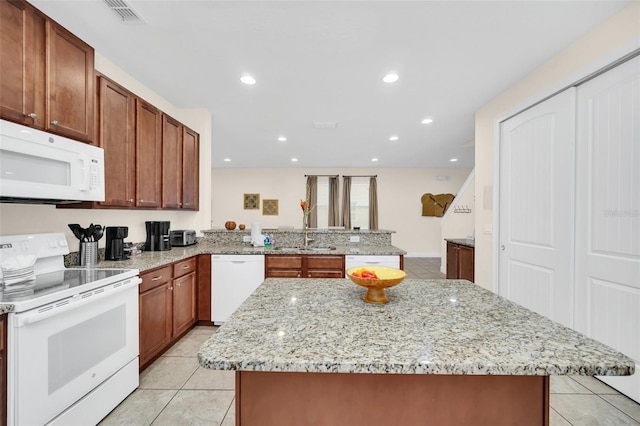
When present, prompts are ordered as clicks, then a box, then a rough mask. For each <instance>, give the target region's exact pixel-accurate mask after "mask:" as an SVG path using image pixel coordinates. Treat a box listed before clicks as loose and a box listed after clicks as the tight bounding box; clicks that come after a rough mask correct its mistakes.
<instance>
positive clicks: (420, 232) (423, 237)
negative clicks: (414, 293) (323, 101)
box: [211, 168, 470, 256]
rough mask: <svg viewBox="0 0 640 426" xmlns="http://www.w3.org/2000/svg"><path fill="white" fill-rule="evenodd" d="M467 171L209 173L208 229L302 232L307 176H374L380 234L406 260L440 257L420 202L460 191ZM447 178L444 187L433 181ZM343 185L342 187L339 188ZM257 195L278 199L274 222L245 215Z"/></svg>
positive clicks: (258, 214) (435, 220)
mask: <svg viewBox="0 0 640 426" xmlns="http://www.w3.org/2000/svg"><path fill="white" fill-rule="evenodd" d="M469 172H470V170H469V169H460V168H444V169H346V168H345V169H302V168H296V169H213V171H212V176H211V193H212V194H213V201H212V203H213V204H212V227H216V228H221V227H223V226H224V223H225V222H226V221H229V220H232V221H234V222H236V223H238V224H240V223H244V224H246V225H247V227H250V225H251V222H256V221H257V222H261V224H262V227H263V228H274V227H278V226H280V225H290V226H294V227H296V228H300V227H301V226H302V213H301V211H300V200H301V199H304V197H305V178H304V175H305V174H339V175H341V176H342V175H373V174H375V175H378V209H379V228H380V229H388V230H393V231H396V233H395V234H393V237H392V239H393V244H394V245H395V246H396V247H399V248H401V249H403V250H405V251H407V252H408V255H413V256H416V255H420V256H439V255H440V241H441V233H440V221H441V218H439V217H423V216H422V204H421V202H420V197H422V194H424V193H427V192H430V193H432V194H439V193H453V194H456V193H457V191H458V190H459V189H460V187H461V186H462V183H463V182H464V180H465V179H466V177H467V176H468V174H469ZM438 175H447V176H450V178H449V180H448V181H438V180H436V178H437V176H438ZM341 184H342V182H341ZM245 193H251V194H252V193H258V194H260V197H261V200H262V199H277V200H278V204H279V215H278V216H263V215H262V211H261V210H244V208H243V195H244V194H245Z"/></svg>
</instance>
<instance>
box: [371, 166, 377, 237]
mask: <svg viewBox="0 0 640 426" xmlns="http://www.w3.org/2000/svg"><path fill="white" fill-rule="evenodd" d="M369 229H378V180H377V179H376V177H375V176H371V178H370V179H369Z"/></svg>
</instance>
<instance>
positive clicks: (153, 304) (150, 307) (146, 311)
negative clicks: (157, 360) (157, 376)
mask: <svg viewBox="0 0 640 426" xmlns="http://www.w3.org/2000/svg"><path fill="white" fill-rule="evenodd" d="M171 294H172V291H171V283H164V284H162V285H160V286H158V287H155V288H153V289H152V290H149V291H145V292H144V293H141V294H140V296H139V310H140V367H141V368H142V367H144V366H145V365H146V363H147V362H148V361H149V360H151V359H152V358H153V356H154V355H156V354H158V353H159V352H160V351H162V350H163V349H164V348H165V347H166V346H167V345H168V344H169V343H170V342H171V336H172V331H173V330H172V316H171V304H172V297H171Z"/></svg>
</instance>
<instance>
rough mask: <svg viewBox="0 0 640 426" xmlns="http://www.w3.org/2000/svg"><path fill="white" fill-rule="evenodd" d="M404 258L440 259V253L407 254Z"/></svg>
mask: <svg viewBox="0 0 640 426" xmlns="http://www.w3.org/2000/svg"><path fill="white" fill-rule="evenodd" d="M404 257H440V252H432V253H418V252H407V254H405V255H404Z"/></svg>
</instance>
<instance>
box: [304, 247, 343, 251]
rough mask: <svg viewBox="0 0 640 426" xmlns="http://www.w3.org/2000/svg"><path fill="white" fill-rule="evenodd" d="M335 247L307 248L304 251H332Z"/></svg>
mask: <svg viewBox="0 0 640 426" xmlns="http://www.w3.org/2000/svg"><path fill="white" fill-rule="evenodd" d="M335 249H336V248H335V247H307V248H305V249H303V250H309V251H331V250H335Z"/></svg>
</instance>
